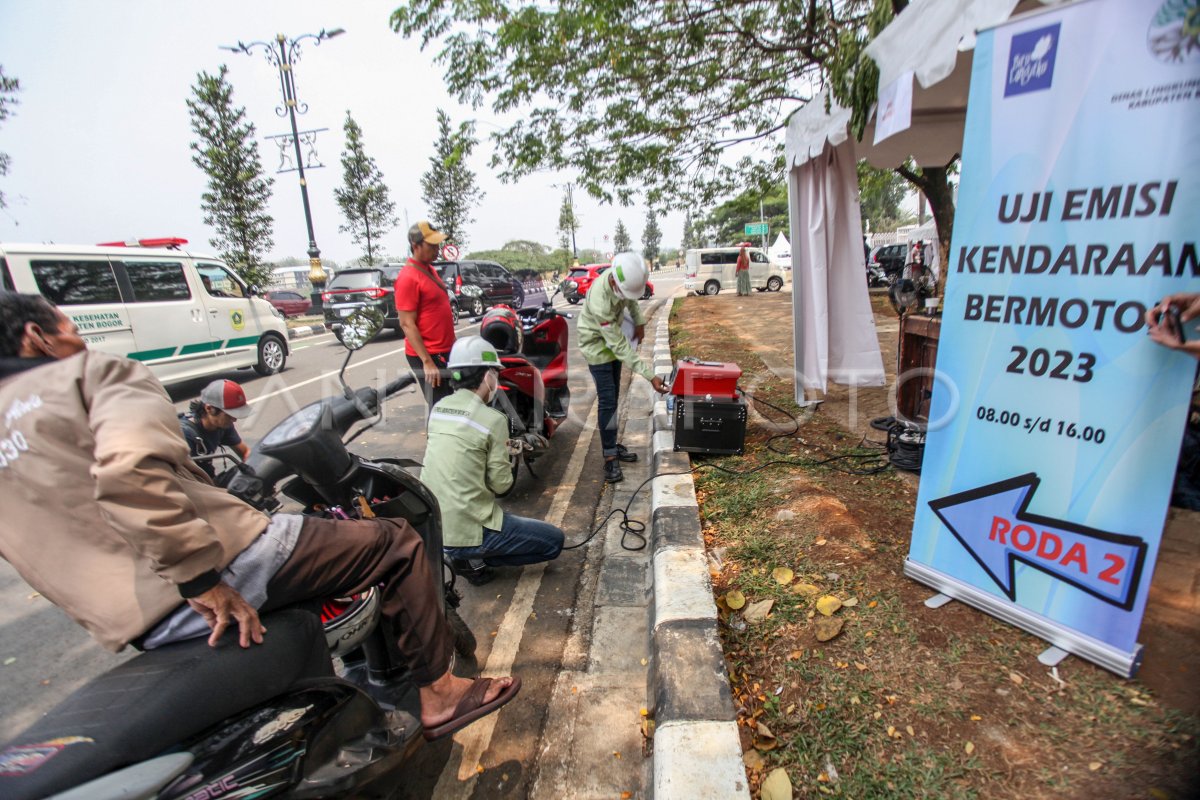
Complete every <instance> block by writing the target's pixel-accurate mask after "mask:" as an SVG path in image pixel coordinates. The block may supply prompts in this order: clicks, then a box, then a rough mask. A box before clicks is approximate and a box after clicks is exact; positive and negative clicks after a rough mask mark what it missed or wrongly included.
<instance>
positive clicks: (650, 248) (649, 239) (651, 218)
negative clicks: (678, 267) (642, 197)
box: [642, 209, 662, 264]
mask: <svg viewBox="0 0 1200 800" xmlns="http://www.w3.org/2000/svg"><path fill="white" fill-rule="evenodd" d="M661 243H662V229H661V228H659V227H658V215H657V214H655V213H654V209H650V210H648V211H647V212H646V227H645V228H644V229H642V256H643V257H644V258H645V259H646V260H647V261H649V262H650V263H651V264H653V263H654V262H655V261H657V260H658V246H659V244H661Z"/></svg>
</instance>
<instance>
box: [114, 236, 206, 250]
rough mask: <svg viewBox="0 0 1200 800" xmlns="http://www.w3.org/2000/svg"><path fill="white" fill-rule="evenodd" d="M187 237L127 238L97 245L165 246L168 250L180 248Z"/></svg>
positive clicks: (185, 242)
mask: <svg viewBox="0 0 1200 800" xmlns="http://www.w3.org/2000/svg"><path fill="white" fill-rule="evenodd" d="M187 243H188V240H187V239H181V238H179V237H178V236H160V237H158V238H154V239H127V240H126V241H123V242H97V243H96V246H97V247H165V248H167V249H168V250H178V249H179V248H180V247H182V246H183V245H185V244H187Z"/></svg>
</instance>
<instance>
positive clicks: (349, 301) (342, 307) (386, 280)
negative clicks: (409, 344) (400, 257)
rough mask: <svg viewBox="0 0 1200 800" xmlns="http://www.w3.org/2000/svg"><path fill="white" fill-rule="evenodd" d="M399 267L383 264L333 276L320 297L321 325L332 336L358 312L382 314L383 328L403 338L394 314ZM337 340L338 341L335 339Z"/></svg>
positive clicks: (397, 265) (397, 317) (349, 270)
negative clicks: (330, 332)
mask: <svg viewBox="0 0 1200 800" xmlns="http://www.w3.org/2000/svg"><path fill="white" fill-rule="evenodd" d="M402 266H403V265H402V264H383V265H381V266H378V267H356V268H354V269H344V270H341V271H340V272H338V273H337V274H336V275H334V276H333V279H332V280H330V281H329V283H328V284H326V285H325V291H324V292H322V293H321V303H322V305H323V306H324V307H325V324H326V325H329V326H331V327H333V331H334V333H335V334H336V333H337V332H338V327H337V326H339V325H340V324H341V321H342V319H343V318H344V317H348V316H350V314H351V313H353V312H354V311H356V310H358V309H360V308H374V309H377V310H379V311H381V312H383V319H384V325H385V326H387V327H389V328H391V329H392V330H394V331H395V332H396V335H398V336H403V335H404V331H402V330H401V329H400V317H399V315H398V314H397V313H396V298H395V297H394V294H395V291H396V290H395V286H396V276H397V275H399V274H400V268H401V267H402ZM339 338H340V337H339Z"/></svg>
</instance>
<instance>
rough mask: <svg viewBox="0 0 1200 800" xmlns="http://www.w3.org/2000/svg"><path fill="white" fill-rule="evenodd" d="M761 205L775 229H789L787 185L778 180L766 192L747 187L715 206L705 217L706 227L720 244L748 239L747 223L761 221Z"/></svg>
mask: <svg viewBox="0 0 1200 800" xmlns="http://www.w3.org/2000/svg"><path fill="white" fill-rule="evenodd" d="M760 204H761V205H760ZM760 208H761V213H762V216H763V219H764V220H765V221H766V223H767V225H768V227H769V228H770V230H771V232H772V233H774V232H777V231H783V230H787V227H788V205H787V185H786V184H784V183H782V182H781V183H777V184H775V185H774V186H772V187H771V188H770V189H769V190H768V191H767V193H766V194H762V193H760V192H759V191H758V189H757V188H753V189H747V190H746V191H744V192H742V193H741V194H739V195H737V196H736V197H734V198H732V199H730V200H726V201H725V202H724V203H721V205H719V206H717V207H716V208H714V209H713V210H712V211H711V212H710V213H709V214H708V215H707V216H706V217H705V218H704V219H705V227H707V228H708V229H709V230H711V231H713V238H714V239H716V241H717V244H718V245H721V246H733V245H735V244H738V243H739V242H744V241H746V238H747V237H746V223H747V222H758V219H759V212H760Z"/></svg>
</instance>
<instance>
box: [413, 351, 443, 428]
mask: <svg viewBox="0 0 1200 800" xmlns="http://www.w3.org/2000/svg"><path fill="white" fill-rule="evenodd" d="M404 357H405V358H407V359H408V366H409V367H411V368H412V371H413V375H416V376H417V383H419V384H420V385H421V395H422V396H423V397H424V398H425V405H426V406H427V407H428V410H429V411H432V410H433V407H434V406H435V405H437V402H438V401H439V400H441V399H442V398H443V397H449V396H450V395H451V394H453V393H454V392H453V390H452V389H451V388H450V371H449V370H448V369H446V363H447V359H449V358H450V354H449V353H430V354H429V357H430V358H432V359H433V363H435V364H437V365H438V371H439V372H441V374H442V382H441V384H439V385H438V386H430V385H429V384H427V383H426V382H425V365H424V364H423V363H421V359H419V358H417V357H416V356H410V355H408V354H407V353H405V354H404ZM427 413H428V412H427Z"/></svg>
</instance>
